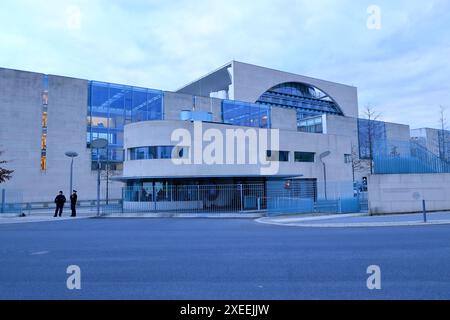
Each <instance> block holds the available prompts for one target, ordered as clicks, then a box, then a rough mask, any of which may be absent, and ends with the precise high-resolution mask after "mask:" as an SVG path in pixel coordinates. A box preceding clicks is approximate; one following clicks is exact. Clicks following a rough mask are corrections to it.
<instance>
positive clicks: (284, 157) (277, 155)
mask: <svg viewBox="0 0 450 320" xmlns="http://www.w3.org/2000/svg"><path fill="white" fill-rule="evenodd" d="M266 159H267V161H279V162H289V151H273V150H267V152H266Z"/></svg>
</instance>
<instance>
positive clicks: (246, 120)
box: [222, 100, 270, 128]
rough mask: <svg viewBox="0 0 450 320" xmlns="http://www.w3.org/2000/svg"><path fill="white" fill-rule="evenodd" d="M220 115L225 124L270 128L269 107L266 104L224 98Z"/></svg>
mask: <svg viewBox="0 0 450 320" xmlns="http://www.w3.org/2000/svg"><path fill="white" fill-rule="evenodd" d="M222 116H223V122H224V123H226V124H231V125H236V126H247V127H259V128H270V107H268V106H262V105H261V106H260V105H257V104H252V103H246V102H239V101H230V100H224V101H223V102H222Z"/></svg>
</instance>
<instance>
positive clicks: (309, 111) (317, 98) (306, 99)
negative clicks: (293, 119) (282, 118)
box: [257, 82, 343, 122]
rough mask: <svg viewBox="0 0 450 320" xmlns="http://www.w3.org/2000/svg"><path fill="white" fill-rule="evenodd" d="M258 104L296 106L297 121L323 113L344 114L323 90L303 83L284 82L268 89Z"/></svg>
mask: <svg viewBox="0 0 450 320" xmlns="http://www.w3.org/2000/svg"><path fill="white" fill-rule="evenodd" d="M257 103H258V104H262V105H270V106H275V107H281V108H295V109H296V110H297V122H299V121H300V120H302V119H306V118H310V117H314V116H318V115H321V114H336V115H343V113H342V111H341V110H340V108H339V106H338V105H337V104H336V103H335V102H334V101H333V100H332V99H331V98H330V97H329V96H328V95H327V94H326V93H324V92H323V91H321V90H319V89H318V88H315V87H313V86H310V85H307V84H303V83H293V82H290V83H283V84H280V85H277V86H275V87H273V88H272V89H270V90H268V91H266V92H265V93H264V94H263V95H262V96H261V97H259V99H258V101H257Z"/></svg>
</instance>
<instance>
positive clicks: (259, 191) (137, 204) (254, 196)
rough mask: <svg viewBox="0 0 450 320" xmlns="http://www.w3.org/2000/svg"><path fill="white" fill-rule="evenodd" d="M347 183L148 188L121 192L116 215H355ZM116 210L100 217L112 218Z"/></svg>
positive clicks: (358, 204) (350, 186)
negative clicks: (118, 212)
mask: <svg viewBox="0 0 450 320" xmlns="http://www.w3.org/2000/svg"><path fill="white" fill-rule="evenodd" d="M360 210H361V201H360V198H359V197H357V196H355V195H354V193H353V183H352V182H342V181H339V182H329V183H327V185H326V186H325V185H324V184H319V183H317V181H316V180H307V179H304V180H276V181H267V182H266V183H265V184H227V185H158V186H156V185H152V186H149V187H127V188H124V189H123V201H122V208H121V213H141V214H144V213H190V214H196V213H243V214H245V213H260V214H267V215H280V214H302V213H315V212H321V213H350V212H360ZM117 211H118V208H117V207H111V208H104V209H103V210H102V213H103V214H109V213H110V214H112V213H117Z"/></svg>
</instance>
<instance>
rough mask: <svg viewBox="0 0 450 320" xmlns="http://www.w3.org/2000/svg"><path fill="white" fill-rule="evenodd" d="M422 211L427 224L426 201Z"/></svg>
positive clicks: (423, 202) (423, 201) (423, 203)
mask: <svg viewBox="0 0 450 320" xmlns="http://www.w3.org/2000/svg"><path fill="white" fill-rule="evenodd" d="M422 210H423V222H425V223H427V207H426V204H425V200H422Z"/></svg>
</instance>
